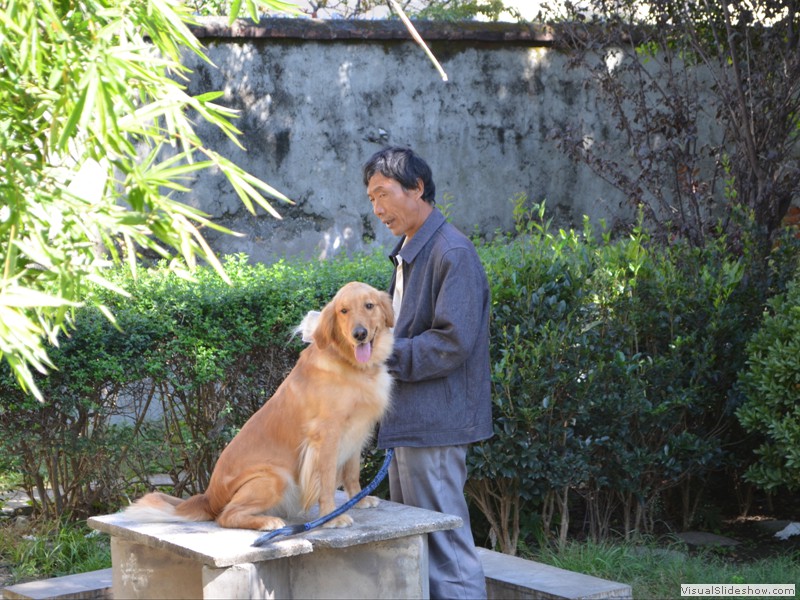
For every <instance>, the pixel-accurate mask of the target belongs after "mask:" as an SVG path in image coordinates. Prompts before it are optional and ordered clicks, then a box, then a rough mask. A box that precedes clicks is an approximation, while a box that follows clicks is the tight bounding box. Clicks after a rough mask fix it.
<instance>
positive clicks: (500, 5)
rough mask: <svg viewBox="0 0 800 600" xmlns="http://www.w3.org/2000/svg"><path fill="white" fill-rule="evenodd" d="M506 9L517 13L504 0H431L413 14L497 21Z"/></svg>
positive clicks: (427, 16) (442, 18)
mask: <svg viewBox="0 0 800 600" xmlns="http://www.w3.org/2000/svg"><path fill="white" fill-rule="evenodd" d="M506 10H508V11H510V12H511V13H516V11H515V10H514V9H507V8H506V7H505V5H504V2H503V0H444V1H438V2H437V1H434V2H429V3H428V4H427V5H426V6H425V7H424V8H422V9H421V10H419V11H418V12H416V13H412V16H414V17H416V18H417V19H430V20H435V21H469V20H471V19H475V18H476V17H485V18H487V19H488V20H490V21H497V20H498V18H499V17H500V14H501V13H502V12H503V11H506Z"/></svg>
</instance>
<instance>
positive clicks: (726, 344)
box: [469, 199, 797, 553]
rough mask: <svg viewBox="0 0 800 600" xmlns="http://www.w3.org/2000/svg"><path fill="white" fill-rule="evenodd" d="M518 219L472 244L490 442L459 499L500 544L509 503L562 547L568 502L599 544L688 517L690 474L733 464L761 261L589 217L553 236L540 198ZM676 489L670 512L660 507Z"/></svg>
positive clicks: (510, 520) (510, 541)
mask: <svg viewBox="0 0 800 600" xmlns="http://www.w3.org/2000/svg"><path fill="white" fill-rule="evenodd" d="M516 213H517V218H518V223H519V233H520V234H521V235H520V236H518V237H517V238H516V239H514V240H510V241H509V242H508V243H507V245H505V246H503V247H502V248H501V247H498V246H492V247H486V248H482V249H481V252H482V256H483V259H484V264H485V265H486V268H487V272H488V274H489V280H490V282H491V286H492V301H493V321H492V323H493V325H492V329H491V336H492V340H491V351H492V364H493V374H492V375H493V386H494V388H493V389H494V394H493V402H494V422H495V436H494V437H493V438H492V439H491V440H488V441H486V442H483V443H481V444H477V445H475V446H474V447H473V449H472V452H471V456H470V469H471V471H470V472H471V477H472V479H471V482H470V488H469V493H470V495H471V497H472V498H473V499H474V500H475V502H476V504H477V505H478V506H479V507H480V508H481V510H482V511H483V512H484V513H485V514H487V518H488V520H489V521H490V523H491V524H492V528H493V530H494V532H493V533H494V535H495V536H496V539H497V542H498V544H500V547H501V549H503V550H504V551H506V552H512V553H513V552H514V551H515V550H516V546H517V544H518V542H519V539H518V536H519V531H517V530H516V529H517V527H519V523H518V521H520V520H521V521H522V522H525V518H524V514H520V511H523V512H524V510H532V509H535V510H539V511H541V517H542V518H541V519H540V520H539V524H540V526H541V527H543V529H544V531H543V533H544V535H545V536H547V535H549V534H550V532H551V529H552V528H553V527H554V526H556V525H558V526H559V538H560V540H561V542H562V543H563V542H564V541H565V540H566V536H567V531H568V527H569V517H570V505H571V504H573V505H574V503H575V502H576V501H580V502H581V503H582V504H583V506H584V508H585V512H586V515H587V517H586V523H587V526H588V533H589V534H590V535H591V536H592V537H594V538H596V539H602V538H605V537H607V536H608V535H609V534H610V532H611V529H612V526H616V527H619V528H620V529H621V530H622V531H623V532H625V535H629V534H631V533H633V532H635V531H639V532H649V531H652V528H653V525H654V523H655V520H656V519H658V518H664V517H667V516H669V517H672V518H675V519H677V520H678V522H679V523H680V526H684V527H685V526H689V525H691V523H692V521H693V519H694V511H695V509H696V508H695V507H696V506H697V503H698V501H699V498H700V497H701V494H702V491H703V484H702V482H703V481H705V479H706V477H707V475H708V474H709V473H712V472H714V471H715V470H717V469H719V468H721V467H722V466H723V465H724V464H725V461H732V455H731V454H730V453H727V452H725V451H724V447H725V446H726V445H727V444H728V442H729V441H730V440H729V436H730V437H734V438H735V437H736V435H737V433H738V431H737V427H736V422H735V419H734V418H733V416H732V411H731V409H730V406H729V394H730V392H731V389H732V387H733V385H734V382H735V381H736V377H737V374H738V372H739V371H740V370H741V369H742V367H743V361H744V355H743V348H744V345H745V343H746V341H747V339H748V336H749V334H750V333H751V332H752V330H753V327H754V323H755V318H754V316H755V315H756V314H757V313H758V312H759V310H760V306H761V305H762V303H763V295H762V293H763V290H764V289H766V287H762V288H758V287H757V286H756V284H757V283H759V282H760V279H759V278H758V277H756V276H755V275H754V274H755V273H757V272H758V271H763V267H762V265H761V264H759V263H758V261H757V260H756V259H755V258H754V256H755V255H745V256H744V257H742V258H737V257H735V256H732V255H731V254H730V253H729V252H728V250H727V241H726V240H725V239H724V238H721V239H719V240H718V241H716V242H709V243H708V244H706V246H705V247H704V248H702V249H701V248H697V247H693V246H691V245H689V244H688V243H683V242H679V241H676V242H674V243H673V244H672V245H668V246H660V245H656V244H653V243H652V242H651V241H650V240H649V239H648V238H647V236H646V235H645V234H644V233H643V232H642V231H641V230H636V231H635V232H634V233H633V234H632V235H630V236H629V237H627V238H621V239H617V240H613V241H612V240H611V239H610V237H609V236H608V235H597V234H595V232H593V231H592V230H591V228H590V227H589V226H588V224H586V225H585V226H584V232H583V233H582V234H580V235H579V234H577V233H575V232H572V231H570V232H566V231H560V232H558V233H552V232H550V227H549V224H548V223H545V222H544V221H543V218H544V206H543V205H541V206H539V207H534V209H532V210H531V209H528V208H526V206H525V204H524V199H521V200H520V201H519V202H518V205H517V210H516ZM796 256H797V255H796V254H795V255H794V257H795V258H794V260H795V261H796ZM748 259H749V260H752V262H748ZM773 271H774V272H776V273H777V272H778V270H777V268H773ZM754 288H756V289H755V290H754ZM673 490H676V492H675V493H674V495H673V496H671V497H670V498H672V499H677V506H678V508H677V510H675V509H673V514H672V515H664V514H663V512H660V511H663V504H664V501H665V498H667V495H668V494H670V493H671V492H672V491H673ZM523 504H524V508H523ZM673 504H676V503H675V502H673ZM523 533H524V534H528V535H530V534H535V533H536V532H531V531H527V532H523Z"/></svg>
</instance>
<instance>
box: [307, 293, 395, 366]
mask: <svg viewBox="0 0 800 600" xmlns="http://www.w3.org/2000/svg"><path fill="white" fill-rule="evenodd" d="M392 327H394V310H393V309H392V299H391V297H390V296H389V294H387V293H386V292H383V291H380V290H376V289H375V288H374V287H372V286H370V285H367V284H366V283H361V282H358V281H354V282H351V283H348V284H347V285H345V286H344V287H342V288H341V289H340V290H339V291H338V292H337V293H336V296H334V298H333V300H331V301H330V302H329V303H328V305H327V306H325V308H324V309H322V314H320V317H319V323H318V324H317V328H316V330H315V331H314V343H315V344H316V345H317V346H318V347H319V348H322V349H324V348H327V347H328V346H335V347H336V349H337V350H338V351H339V353H340V354H341V356H342V357H343V358H344V359H345V360H347V361H348V362H351V363H355V364H360V365H365V366H366V365H370V364H375V363H381V362H384V361H385V360H386V359H387V358H389V355H390V354H391V351H392V344H393V339H394V338H393V336H392V332H391V328H392Z"/></svg>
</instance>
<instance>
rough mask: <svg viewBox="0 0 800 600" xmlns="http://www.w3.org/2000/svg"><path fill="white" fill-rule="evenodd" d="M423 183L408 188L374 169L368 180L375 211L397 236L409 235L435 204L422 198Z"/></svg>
mask: <svg viewBox="0 0 800 600" xmlns="http://www.w3.org/2000/svg"><path fill="white" fill-rule="evenodd" d="M423 191H424V189H423V185H422V181H421V180H417V187H416V188H414V189H412V190H405V189H403V186H402V185H400V183H399V182H398V181H397V180H395V179H391V178H390V177H386V176H385V175H382V174H381V173H375V175H373V176H372V177H371V178H370V180H369V182H368V183H367V196H369V201H370V202H371V203H372V212H373V213H374V214H375V216H376V217H378V218H379V219H380V220H381V221H382V222H383V224H384V225H386V226H387V227H388V228H389V230H390V231H391V232H392V233H393V234H394V235H397V236H400V235H405V236H406V237H408V238H410V237H411V236H413V235H414V234H415V233H416V232H417V230H418V229H419V228H420V227H421V226H422V224H423V223H424V222H425V219H426V218H427V217H428V215H429V214H430V212H431V210H432V207H431V205H430V204H428V203H427V202H425V200H423V199H422V193H423Z"/></svg>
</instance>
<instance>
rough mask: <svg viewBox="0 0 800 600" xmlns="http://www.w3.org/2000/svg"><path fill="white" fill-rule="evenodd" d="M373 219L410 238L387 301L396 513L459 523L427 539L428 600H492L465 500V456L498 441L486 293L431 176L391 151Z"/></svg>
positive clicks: (370, 170) (374, 170)
mask: <svg viewBox="0 0 800 600" xmlns="http://www.w3.org/2000/svg"><path fill="white" fill-rule="evenodd" d="M363 175H364V184H365V185H366V186H367V195H368V196H369V199H370V202H371V203H372V211H373V213H374V214H375V216H377V217H378V218H379V219H380V220H381V221H382V222H383V223H384V224H385V225H386V226H387V227H388V228H389V229H390V230H391V232H392V233H393V234H394V235H397V236H401V239H400V241H399V242H398V244H397V246H396V247H395V248H394V250H393V251H392V253H391V255H390V258H391V259H392V261H393V262H394V263H395V265H396V269H395V274H394V277H393V278H392V283H391V286H390V289H389V292H390V293H392V294H393V296H394V298H395V301H396V304H395V312H396V314H395V317H396V322H395V329H394V333H395V351H394V354H393V356H392V358H391V359H390V361H389V371H390V373H391V374H392V375H393V377H394V378H395V382H396V383H395V392H394V394H393V400H392V407H391V408H390V411H389V414H388V416H387V417H386V418H385V419H384V421H383V422H382V423H381V428H380V432H379V434H378V447H379V448H395V459H394V461H393V463H392V465H391V467H390V470H389V493H390V496H391V499H392V500H393V501H395V502H402V503H404V504H408V505H411V506H417V507H420V508H427V509H430V510H435V511H438V512H442V513H447V514H453V515H457V516H459V517H461V518H462V519H463V521H464V526H463V527H460V528H459V529H455V530H451V531H439V532H435V533H433V534H430V535H429V536H428V543H429V557H430V595H431V598H482V597H485V596H486V587H485V580H484V575H483V569H482V567H481V563H480V559H479V557H478V555H477V553H476V551H475V543H474V541H473V538H472V531H471V529H470V521H469V513H468V510H467V503H466V500H465V498H464V485H465V483H466V478H467V468H466V454H467V445H468V444H470V443H472V442H477V441H479V440H483V439H486V438H488V437H490V436H491V434H492V409H491V390H490V379H489V377H490V370H489V308H490V307H489V285H488V282H487V280H486V274H485V272H484V270H483V266H482V265H481V263H480V260H479V259H478V254H477V252H476V251H475V247H474V246H473V245H472V242H470V240H469V239H468V238H467V237H465V236H464V235H463V234H462V233H461V232H459V231H458V230H457V229H456V228H455V227H454V226H453V225H451V224H450V223H447V222H446V221H445V218H444V216H443V215H442V213H441V212H440V211H439V210H438V209H437V208H436V206H435V199H434V196H435V191H436V187H435V185H434V183H433V177H432V173H431V169H430V167H429V166H428V164H427V163H426V162H425V161H424V160H422V159H421V158H420V157H419V156H417V155H416V154H415V153H414V152H413V151H412V150H410V149H407V148H396V147H394V148H386V149H384V150H382V151H380V152H378V153H376V154H375V155H374V156H373V157H372V158H370V159H369V161H368V162H367V163H366V165H364V172H363Z"/></svg>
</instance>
